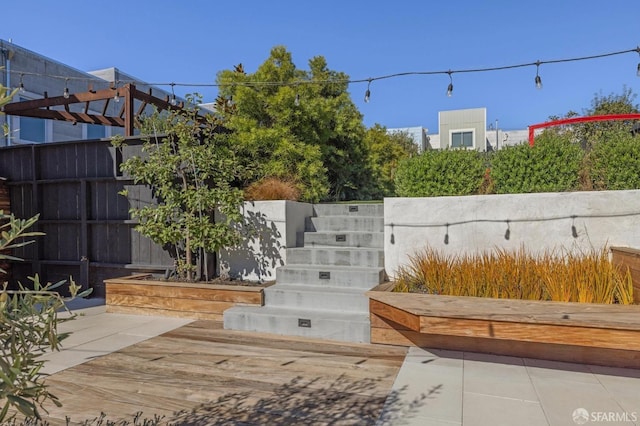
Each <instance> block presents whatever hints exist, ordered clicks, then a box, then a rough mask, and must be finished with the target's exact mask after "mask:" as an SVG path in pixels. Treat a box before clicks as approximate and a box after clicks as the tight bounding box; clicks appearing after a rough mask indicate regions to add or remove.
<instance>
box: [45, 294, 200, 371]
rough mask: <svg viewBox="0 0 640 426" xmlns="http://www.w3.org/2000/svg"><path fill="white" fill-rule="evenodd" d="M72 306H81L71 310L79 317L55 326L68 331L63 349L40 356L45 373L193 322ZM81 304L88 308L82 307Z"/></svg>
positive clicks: (97, 306)
mask: <svg viewBox="0 0 640 426" xmlns="http://www.w3.org/2000/svg"><path fill="white" fill-rule="evenodd" d="M75 306H79V307H80V308H79V309H74V310H73V313H75V314H77V315H78V316H77V317H76V318H75V319H73V320H70V321H66V322H63V323H60V324H59V326H58V331H59V332H61V333H64V332H70V333H71V335H70V336H69V337H68V338H67V339H65V340H63V341H62V349H61V350H60V351H57V352H48V353H46V354H44V355H42V359H44V360H46V362H45V365H44V367H43V369H42V370H41V371H42V372H43V373H45V374H54V373H57V372H58V371H62V370H65V369H67V368H70V367H73V366H76V365H79V364H82V363H84V362H87V361H90V360H91V359H94V358H96V357H100V356H104V355H107V354H109V353H111V352H114V351H117V350H119V349H122V348H125V347H127V346H130V345H134V344H136V343H139V342H142V341H144V340H147V339H150V338H152V337H155V336H158V335H160V334H162V333H166V332H168V331H171V330H174V329H176V328H178V327H181V326H183V325H185V324H188V323H190V322H192V321H193V320H190V319H184V318H170V317H160V316H148V315H125V314H113V313H107V312H106V307H105V306H104V304H102V305H100V304H98V305H95V306H94V304H93V303H87V304H85V305H83V304H76V305H75ZM82 306H89V307H87V308H84V309H83V308H82ZM60 316H61V317H65V316H68V314H67V313H66V312H65V313H61V314H60Z"/></svg>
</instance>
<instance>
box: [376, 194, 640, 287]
mask: <svg viewBox="0 0 640 426" xmlns="http://www.w3.org/2000/svg"><path fill="white" fill-rule="evenodd" d="M384 203H385V204H384V223H385V244H384V246H385V268H386V271H387V273H388V274H389V275H390V276H391V277H393V276H394V275H395V273H396V271H397V270H398V268H399V267H401V266H402V265H407V264H408V263H409V260H410V256H412V255H414V254H416V253H417V252H419V251H420V250H424V249H425V248H427V247H430V248H434V249H437V250H439V251H442V252H443V253H446V254H464V253H475V252H483V251H487V250H494V249H495V248H502V249H507V250H518V249H519V248H521V247H524V248H525V249H526V250H528V251H529V252H533V253H536V252H543V251H548V250H561V249H567V250H583V251H585V250H592V249H593V248H595V249H601V248H602V247H603V246H628V247H640V191H639V190H634V191H600V192H569V193H540V194H508V195H477V196H465V197H432V198H386V199H385V200H384ZM447 224H448V225H447ZM507 229H508V230H509V233H508V235H506V234H507ZM506 237H508V239H507V238H506Z"/></svg>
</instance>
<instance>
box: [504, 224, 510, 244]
mask: <svg viewBox="0 0 640 426" xmlns="http://www.w3.org/2000/svg"><path fill="white" fill-rule="evenodd" d="M510 238H511V227H510V226H509V221H508V220H507V230H506V231H505V233H504V239H505V240H509V239H510Z"/></svg>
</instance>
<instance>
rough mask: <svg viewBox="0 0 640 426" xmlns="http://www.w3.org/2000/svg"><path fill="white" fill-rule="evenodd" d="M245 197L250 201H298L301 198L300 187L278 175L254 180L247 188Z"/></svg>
mask: <svg viewBox="0 0 640 426" xmlns="http://www.w3.org/2000/svg"><path fill="white" fill-rule="evenodd" d="M244 197H245V199H246V200H250V201H266V200H288V201H298V200H299V199H300V189H299V188H298V187H297V186H296V184H295V183H293V182H291V181H288V180H284V179H280V178H277V177H268V178H264V179H261V180H259V181H257V182H254V183H252V184H251V185H249V186H248V187H247V188H245V190H244Z"/></svg>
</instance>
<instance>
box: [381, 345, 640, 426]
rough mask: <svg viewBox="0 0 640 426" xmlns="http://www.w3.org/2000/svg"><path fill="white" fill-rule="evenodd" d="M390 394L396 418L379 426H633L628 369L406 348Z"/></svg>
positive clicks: (636, 394) (634, 396) (639, 403)
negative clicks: (407, 350)
mask: <svg viewBox="0 0 640 426" xmlns="http://www.w3.org/2000/svg"><path fill="white" fill-rule="evenodd" d="M434 384H438V385H440V387H439V389H438V394H437V395H435V397H434V395H431V396H430V397H429V396H428V395H429V393H430V392H431V391H432V386H433V385H434ZM391 395H392V396H393V400H391V397H390V400H389V405H390V407H391V406H392V407H394V409H395V410H396V411H397V412H400V414H401V415H400V416H396V417H395V418H394V419H393V420H392V421H389V422H385V421H384V419H383V420H382V421H379V422H378V424H379V425H400V424H402V425H451V424H461V425H479V426H485V425H486V426H494V425H531V426H537V425H551V426H556V425H568V426H571V425H574V426H575V425H577V424H585V423H589V424H608V425H609V424H616V425H638V424H640V370H634V369H624V368H607V367H600V366H592V365H584V364H572V363H562V362H552V361H542V360H536V359H528V358H517V357H506V356H497V355H487V354H477V353H467V352H464V353H463V352H454V351H437V350H428V349H421V348H411V349H410V350H409V353H408V355H407V357H406V359H405V362H404V364H403V366H402V368H401V369H400V372H399V373H398V376H397V377H396V381H395V383H394V386H393V390H392V394H391ZM421 396H423V397H424V398H423V399H422V400H421V402H420V403H418V404H416V401H417V398H420V397H421ZM443 396H444V397H443ZM409 406H412V407H414V409H413V410H405V411H406V412H404V411H403V410H398V407H409ZM580 414H583V415H585V414H586V416H587V418H586V420H587V421H586V422H584V417H582V418H581V417H580ZM574 417H575V420H574Z"/></svg>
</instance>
